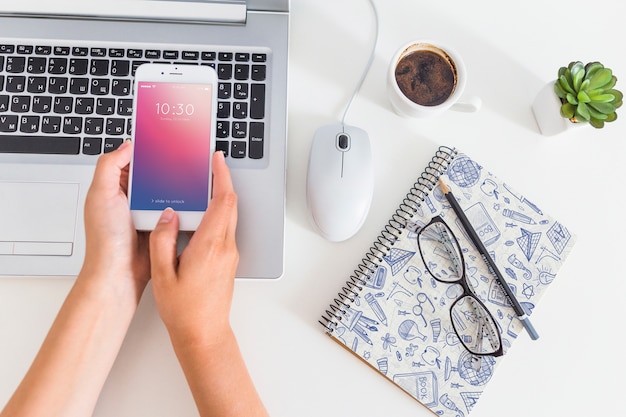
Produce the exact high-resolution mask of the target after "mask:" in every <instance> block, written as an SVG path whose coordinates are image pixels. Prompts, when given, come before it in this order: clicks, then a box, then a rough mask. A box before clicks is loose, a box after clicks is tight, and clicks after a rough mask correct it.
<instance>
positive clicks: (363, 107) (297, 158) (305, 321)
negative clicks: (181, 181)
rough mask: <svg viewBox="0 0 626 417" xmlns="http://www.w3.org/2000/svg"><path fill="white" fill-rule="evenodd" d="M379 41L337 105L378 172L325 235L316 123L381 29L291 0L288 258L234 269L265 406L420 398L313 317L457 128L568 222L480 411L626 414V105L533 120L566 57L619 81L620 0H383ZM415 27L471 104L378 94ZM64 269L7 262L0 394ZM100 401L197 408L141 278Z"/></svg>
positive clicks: (237, 305) (22, 361) (101, 410)
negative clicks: (369, 194)
mask: <svg viewBox="0 0 626 417" xmlns="http://www.w3.org/2000/svg"><path fill="white" fill-rule="evenodd" d="M376 3H377V4H378V7H379V12H380V23H381V32H380V40H379V44H378V48H377V51H376V59H375V61H374V63H373V67H372V69H371V71H370V73H369V75H368V77H367V79H366V82H365V84H364V86H363V90H362V93H361V94H360V96H359V97H358V99H357V100H356V102H355V103H354V106H353V108H352V110H351V111H350V113H349V115H348V118H347V123H348V124H352V125H356V126H359V127H361V128H363V129H365V130H367V131H368V132H369V135H370V138H371V140H372V144H373V149H374V155H375V164H376V184H375V196H374V201H373V204H372V208H371V211H370V214H369V217H368V219H367V222H366V223H365V225H364V226H363V228H362V230H361V231H360V232H359V234H358V235H357V236H355V237H354V238H352V239H350V240H348V241H346V242H343V243H330V242H327V241H325V240H324V239H322V238H321V237H320V236H318V235H317V234H316V233H315V232H314V231H313V229H312V227H311V226H310V224H309V222H308V218H307V210H306V202H305V180H306V166H307V158H308V150H309V146H310V143H311V139H312V137H313V134H314V132H315V130H316V129H317V128H318V127H319V126H321V125H324V124H327V123H335V122H337V121H338V120H339V119H340V117H341V114H342V112H343V109H344V106H345V104H346V102H347V100H348V98H349V96H350V94H351V93H352V90H353V88H354V86H355V83H356V81H357V80H358V78H359V76H360V74H361V71H362V68H363V65H364V64H365V62H366V59H367V54H368V51H369V48H370V43H371V41H372V39H373V31H372V28H373V15H372V13H371V12H370V8H369V6H368V3H367V1H366V0H343V1H333V2H322V1H315V0H293V1H292V28H291V30H292V33H291V56H290V65H291V67H290V93H289V94H290V97H289V100H290V103H289V153H288V158H289V160H288V167H289V173H288V184H287V187H288V193H287V229H286V230H287V231H286V267H285V274H284V277H283V278H282V279H280V280H277V281H273V282H250V281H238V282H237V284H236V292H235V298H234V303H233V308H232V321H233V325H234V327H235V330H236V333H237V335H238V337H239V341H240V343H241V347H242V350H243V353H244V356H245V358H246V359H247V363H248V366H249V369H250V372H251V374H252V376H253V379H254V381H255V383H256V385H257V388H258V390H259V391H260V394H261V396H262V398H263V400H264V401H265V404H266V405H267V408H268V409H269V411H270V413H271V415H273V416H277V417H291V416H299V417H305V416H355V417H356V416H394V417H401V416H411V417H415V416H429V415H432V414H431V413H430V412H429V411H427V410H426V409H425V408H423V407H421V406H420V405H419V404H418V403H417V402H415V401H414V400H412V399H411V398H410V397H409V396H407V395H406V394H404V393H403V392H401V391H400V390H399V389H398V388H396V387H395V386H394V385H393V384H391V383H390V382H388V381H387V380H386V379H384V378H383V377H381V376H379V375H378V374H377V373H376V372H374V371H373V370H371V369H370V368H369V367H367V366H365V365H364V364H363V363H361V362H360V361H359V360H358V359H356V358H355V357H353V356H352V355H350V354H349V353H348V352H347V351H346V350H344V349H342V348H341V347H340V346H338V345H336V343H335V342H333V341H331V340H330V339H329V338H328V337H327V336H326V335H325V334H324V332H323V331H322V327H321V326H320V325H319V324H318V322H317V320H318V319H319V317H320V314H321V313H322V312H323V311H324V309H325V308H326V307H327V305H328V304H329V302H330V301H331V300H332V299H333V297H334V296H335V294H336V293H337V291H338V290H339V288H340V286H341V285H342V283H343V282H344V281H345V279H346V278H347V277H348V275H349V274H350V273H351V271H352V270H353V269H354V267H355V266H356V264H357V263H358V261H359V260H360V259H361V256H362V255H363V253H364V252H365V251H366V250H367V249H368V248H369V246H370V243H371V242H372V240H373V239H374V238H375V237H376V236H377V235H378V232H379V231H380V230H381V228H382V227H383V226H384V224H385V223H386V220H387V218H388V217H389V216H390V214H392V212H393V211H394V210H395V206H396V205H397V203H398V202H399V201H400V200H401V198H402V197H403V196H404V194H405V193H406V191H407V190H408V187H409V186H410V185H411V184H412V183H413V181H414V180H415V178H416V177H417V175H418V174H419V173H420V172H421V170H422V168H423V166H424V165H425V163H426V162H427V160H428V159H429V158H430V156H431V154H432V152H433V151H434V149H435V148H436V147H437V146H438V145H440V144H447V145H453V146H457V147H459V148H460V149H462V150H463V151H465V152H467V153H468V154H470V155H472V157H473V158H475V159H477V160H479V161H480V162H482V163H483V164H484V165H485V166H488V167H489V169H490V170H491V171H492V172H494V173H495V174H496V175H497V176H499V177H500V178H502V179H506V180H507V182H509V183H510V184H512V185H513V186H514V187H515V188H517V189H519V190H521V191H523V192H524V193H525V195H526V196H527V197H529V198H530V199H531V200H532V201H533V202H536V203H538V204H540V205H541V207H542V208H543V209H544V210H545V211H547V212H549V213H550V214H552V215H554V216H555V217H557V218H558V219H559V220H561V221H562V222H563V223H564V224H565V225H567V226H568V227H569V228H570V230H572V231H574V232H575V233H576V234H577V235H578V242H577V244H576V246H575V247H574V251H573V253H572V255H571V256H570V258H569V259H568V261H567V262H566V264H565V266H564V268H563V269H562V270H561V271H560V273H559V276H558V277H557V279H556V281H555V282H554V284H553V286H552V287H551V290H550V291H548V293H547V294H546V296H545V297H544V298H543V299H542V302H541V303H540V304H539V305H538V307H537V308H536V309H535V311H534V314H533V316H532V317H533V323H534V325H535V326H536V328H537V330H538V331H539V332H540V335H541V338H540V339H539V340H538V341H531V340H530V338H529V337H528V336H527V335H526V334H522V335H521V336H520V337H519V338H518V340H517V342H516V343H515V344H514V345H513V348H512V349H511V350H510V351H509V352H508V353H507V359H506V360H505V361H503V362H502V364H501V366H500V367H499V368H498V370H497V372H496V373H495V375H494V377H493V378H492V379H491V382H490V383H489V385H488V386H487V388H486V390H485V392H484V394H483V396H482V397H481V399H480V401H479V402H478V404H477V405H476V406H475V407H474V410H473V411H472V414H471V415H472V416H473V417H490V416H501V415H506V416H508V417H518V416H519V417H527V416H533V417H543V416H554V415H558V416H566V415H576V416H584V415H626V402H624V393H623V387H624V384H623V377H624V374H626V364H625V362H624V361H623V360H622V356H623V355H622V352H623V351H624V345H623V342H621V341H622V340H623V339H624V337H623V333H624V330H623V326H622V325H619V324H620V323H622V322H623V320H622V317H624V314H625V311H624V303H623V299H624V297H625V296H626V279H625V278H624V277H625V276H626V275H625V272H624V271H625V270H626V267H625V265H626V264H625V263H624V261H623V259H624V253H623V248H624V244H623V243H622V242H621V237H623V236H625V235H626V225H625V223H624V221H623V218H624V213H623V212H624V202H625V200H626V199H625V198H624V197H623V195H620V191H622V190H623V189H624V180H625V179H626V174H625V173H624V170H623V166H624V161H623V158H624V155H626V107H623V108H621V109H620V110H621V111H618V114H620V118H621V119H624V120H618V121H617V122H615V123H614V124H611V125H608V126H607V127H605V128H604V129H603V130H595V129H593V128H591V127H583V128H580V129H577V130H575V131H573V132H568V133H565V134H563V135H561V136H555V137H543V136H541V135H540V134H539V133H538V128H537V126H536V124H535V121H534V119H533V115H532V113H531V108H530V105H531V102H532V100H533V99H534V96H535V94H536V93H537V92H538V91H539V89H540V88H541V87H542V86H543V85H544V83H546V82H548V81H550V80H551V79H553V78H555V74H556V71H557V69H558V68H559V67H560V66H562V65H566V64H567V63H569V62H570V61H572V60H581V61H584V62H587V61H591V60H601V61H603V63H604V64H605V65H607V66H609V67H611V68H612V69H613V70H614V71H615V73H616V75H617V76H618V78H620V81H618V84H617V87H618V88H620V89H621V90H622V91H626V55H625V54H624V52H623V40H624V39H625V38H624V33H623V29H622V28H623V19H624V17H625V16H626V3H624V2H622V1H620V0H610V1H608V2H602V3H589V2H587V1H583V0H569V1H567V2H566V1H562V0H560V1H545V0H542V1H539V0H527V1H524V2H504V3H503V2H500V1H496V0H476V1H471V2H466V1H458V2H436V1H433V2H423V1H416V0H385V1H383V0H376ZM413 39H433V40H438V41H440V42H444V43H446V44H449V45H451V46H453V47H455V48H456V49H457V50H458V51H459V52H460V53H461V54H462V56H463V57H464V59H465V62H466V66H467V68H468V71H469V81H468V85H467V89H466V91H467V92H468V93H471V94H477V95H480V96H481V97H482V99H483V108H482V109H481V110H480V112H479V113H476V114H463V113H453V112H448V113H447V114H444V115H442V116H440V117H438V118H436V119H430V120H404V119H400V118H398V117H397V116H396V115H395V114H394V113H393V112H392V111H391V110H390V107H389V104H388V101H387V98H386V90H385V75H386V70H387V65H388V62H389V60H390V59H391V56H392V55H393V53H394V51H395V50H396V48H398V47H399V46H400V45H402V44H404V43H405V42H406V41H409V40H413ZM72 282H73V281H72V280H71V279H54V280H44V279H2V280H0V331H1V341H0V363H1V365H0V369H1V370H2V371H1V372H0V374H1V376H0V404H4V402H5V401H6V400H7V399H8V397H9V395H10V394H11V393H12V391H13V390H14V388H15V386H16V385H17V383H18V382H19V380H20V379H21V377H22V375H23V374H24V372H25V371H26V369H27V367H28V366H29V365H30V362H31V360H32V358H33V356H34V355H35V353H36V351H37V350H38V348H39V345H40V343H41V341H42V340H43V338H44V336H45V334H46V332H47V330H48V327H49V325H50V324H51V322H52V320H53V318H54V316H55V314H56V312H57V311H58V309H59V307H60V305H61V303H62V301H63V299H64V297H65V295H66V294H67V292H68V290H69V288H70V286H71V285H72ZM95 415H96V416H99V417H113V416H115V417H120V416H152V417H159V416H193V415H197V412H196V409H195V406H194V403H193V400H192V397H191V395H190V393H189V391H188V388H187V385H186V383H185V380H184V377H183V375H182V372H181V371H180V370H179V367H178V363H177V361H176V358H175V357H174V354H173V352H172V349H171V347H170V344H169V340H168V337H167V334H166V331H165V329H164V327H163V325H162V324H161V322H160V320H159V318H158V314H157V311H156V308H155V304H154V300H153V297H152V293H151V290H150V288H148V290H147V291H146V293H145V294H144V297H143V300H142V303H141V305H140V308H139V311H138V313H137V315H136V317H135V320H134V322H133V323H132V325H131V328H130V330H129V333H128V336H127V339H126V341H125V343H124V345H123V347H122V350H121V352H120V355H119V357H118V360H117V362H116V363H115V366H114V368H113V370H112V372H111V374H110V377H109V380H108V382H107V384H106V386H105V388H104V392H103V393H102V396H101V399H100V402H99V404H98V407H97V409H96V412H95Z"/></svg>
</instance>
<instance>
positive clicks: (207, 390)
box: [172, 329, 268, 417]
mask: <svg viewBox="0 0 626 417" xmlns="http://www.w3.org/2000/svg"><path fill="white" fill-rule="evenodd" d="M172 340H173V345H174V349H175V351H176V355H177V357H178V360H179V361H180V364H181V366H182V368H183V371H184V373H185V376H186V378H187V382H188V383H189V386H190V388H191V392H192V394H193V397H194V399H195V401H196V405H197V407H198V411H199V412H200V415H201V416H202V417H214V416H219V417H230V416H233V417H234V416H237V417H240V416H246V417H261V416H263V417H265V416H268V413H267V411H266V410H265V407H264V405H263V403H262V401H261V399H260V397H259V395H258V393H257V391H256V389H255V387H254V384H253V382H252V379H251V378H250V375H249V373H248V370H247V368H246V365H245V362H244V360H243V357H242V356H241V352H240V350H239V345H238V344H237V340H236V338H235V335H234V334H233V333H232V331H231V330H230V329H229V330H228V331H227V332H225V334H224V335H223V337H220V339H219V340H215V341H212V342H211V343H208V344H196V345H189V344H187V345H184V344H182V343H177V341H176V340H175V337H174V338H173V339H172Z"/></svg>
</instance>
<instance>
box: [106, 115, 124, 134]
mask: <svg viewBox="0 0 626 417" xmlns="http://www.w3.org/2000/svg"><path fill="white" fill-rule="evenodd" d="M125 122H126V121H125V120H124V119H119V118H110V119H107V121H106V125H105V131H104V133H105V134H107V135H111V136H120V135H123V134H124V132H125V130H124V125H125Z"/></svg>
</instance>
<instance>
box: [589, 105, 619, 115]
mask: <svg viewBox="0 0 626 417" xmlns="http://www.w3.org/2000/svg"><path fill="white" fill-rule="evenodd" d="M589 106H590V107H593V108H594V109H595V110H597V111H599V112H600V113H604V114H610V113H614V112H615V106H614V105H612V104H611V103H589Z"/></svg>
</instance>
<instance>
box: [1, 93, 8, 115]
mask: <svg viewBox="0 0 626 417" xmlns="http://www.w3.org/2000/svg"><path fill="white" fill-rule="evenodd" d="M8 110H9V96H7V95H5V94H0V113H4V112H5V111H8Z"/></svg>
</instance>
